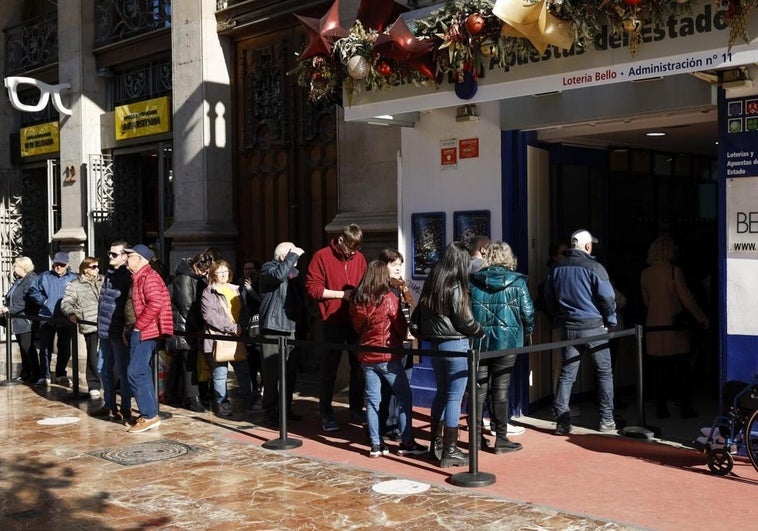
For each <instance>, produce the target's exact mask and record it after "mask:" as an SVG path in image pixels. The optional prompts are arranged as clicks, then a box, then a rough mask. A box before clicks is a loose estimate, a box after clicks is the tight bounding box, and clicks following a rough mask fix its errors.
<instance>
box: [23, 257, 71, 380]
mask: <svg viewBox="0 0 758 531" xmlns="http://www.w3.org/2000/svg"><path fill="white" fill-rule="evenodd" d="M76 278H77V276H76V275H75V274H74V273H72V272H70V271H69V270H68V253H64V252H57V253H55V256H54V257H53V268H52V269H51V270H50V271H45V272H44V273H41V274H40V275H39V276H38V277H37V278H35V279H34V282H32V285H31V287H30V288H29V291H28V292H27V295H26V296H27V298H28V299H29V300H30V301H32V302H33V303H34V304H36V305H37V307H38V308H39V316H40V317H42V318H46V319H45V320H44V321H42V322H41V323H40V326H39V363H40V377H39V380H37V383H36V384H35V385H36V386H37V387H46V386H48V385H50V361H51V359H52V356H53V343H54V342H55V336H56V335H57V336H58V357H57V359H56V361H55V383H57V384H61V385H66V386H68V385H71V380H70V379H69V377H68V376H66V366H67V365H68V360H70V359H71V337H72V335H73V331H74V328H73V326H72V325H71V322H70V321H69V320H68V318H66V317H64V316H63V314H62V313H61V299H62V298H63V294H64V293H65V292H66V286H67V285H68V283H69V282H71V281H72V280H74V279H76Z"/></svg>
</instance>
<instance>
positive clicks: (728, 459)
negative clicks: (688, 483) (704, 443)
mask: <svg viewBox="0 0 758 531" xmlns="http://www.w3.org/2000/svg"><path fill="white" fill-rule="evenodd" d="M733 466H734V459H733V458H732V456H731V454H730V453H729V451H728V450H727V449H726V448H715V449H713V450H711V451H709V452H708V469H709V470H710V471H711V472H713V473H714V474H716V475H717V476H726V475H727V474H728V473H729V472H731V471H732V467H733Z"/></svg>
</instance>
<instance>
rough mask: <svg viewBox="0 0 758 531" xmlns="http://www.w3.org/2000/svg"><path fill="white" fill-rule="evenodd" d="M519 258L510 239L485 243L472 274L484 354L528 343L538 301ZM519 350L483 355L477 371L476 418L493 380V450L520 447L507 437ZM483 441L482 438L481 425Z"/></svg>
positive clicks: (500, 450)
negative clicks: (481, 263) (510, 394)
mask: <svg viewBox="0 0 758 531" xmlns="http://www.w3.org/2000/svg"><path fill="white" fill-rule="evenodd" d="M516 264H517V262H516V257H515V256H514V255H513V251H511V248H510V246H509V245H508V244H507V243H504V242H500V241H496V242H492V243H490V244H489V245H488V246H487V251H486V255H485V257H484V266H483V267H482V269H480V270H479V271H477V272H475V273H472V274H471V276H470V277H469V289H470V290H471V300H472V304H473V308H474V319H476V320H477V321H478V322H479V323H481V325H482V327H484V338H483V339H482V345H481V352H488V351H493V350H504V349H509V348H517V347H523V346H524V338H525V337H526V336H528V335H529V334H531V333H532V330H533V329H534V305H533V304H532V298H531V297H530V296H529V288H528V286H527V277H526V275H523V274H521V273H518V272H516V271H515V269H516ZM515 362H516V355H515V354H506V355H504V356H499V357H497V358H490V359H483V360H481V362H480V363H479V369H478V371H477V393H476V406H477V418H479V419H481V418H482V409H483V406H484V399H485V397H486V396H487V388H488V384H489V380H490V378H491V379H492V393H491V402H492V410H493V411H492V412H491V414H492V417H493V419H494V420H495V421H496V422H497V427H496V434H497V439H496V441H495V447H494V452H495V453H496V454H502V453H505V452H512V451H515V450H520V449H521V445H520V444H519V443H514V442H511V441H509V440H508V436H507V431H508V424H507V421H508V389H509V387H510V384H511V372H512V371H513V365H514V363H515ZM479 429H480V440H481V437H482V435H481V426H480V427H479Z"/></svg>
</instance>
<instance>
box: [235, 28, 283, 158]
mask: <svg viewBox="0 0 758 531" xmlns="http://www.w3.org/2000/svg"><path fill="white" fill-rule="evenodd" d="M286 52H287V46H286V43H285V42H284V41H279V42H276V43H274V44H272V45H271V46H266V47H263V48H255V49H249V50H248V49H246V50H244V51H243V58H242V61H243V68H244V80H245V81H244V82H245V122H244V126H243V127H244V145H245V149H252V148H254V147H263V148H266V147H270V146H271V145H272V144H285V145H286V144H289V138H288V136H289V129H290V128H289V127H288V124H287V117H286V114H285V111H284V101H285V99H286V98H285V92H286V74H287V72H286V68H287V60H286Z"/></svg>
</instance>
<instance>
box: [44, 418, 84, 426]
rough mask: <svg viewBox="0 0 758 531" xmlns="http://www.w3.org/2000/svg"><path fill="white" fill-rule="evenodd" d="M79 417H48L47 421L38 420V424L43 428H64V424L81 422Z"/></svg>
mask: <svg viewBox="0 0 758 531" xmlns="http://www.w3.org/2000/svg"><path fill="white" fill-rule="evenodd" d="M80 420H82V419H80V418H79V417H48V418H46V419H42V420H38V421H37V424H41V425H43V426H63V425H64V424H75V423H77V422H79V421H80Z"/></svg>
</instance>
